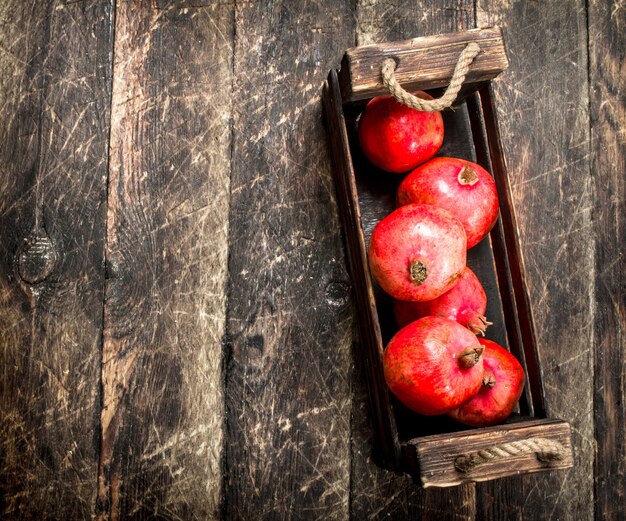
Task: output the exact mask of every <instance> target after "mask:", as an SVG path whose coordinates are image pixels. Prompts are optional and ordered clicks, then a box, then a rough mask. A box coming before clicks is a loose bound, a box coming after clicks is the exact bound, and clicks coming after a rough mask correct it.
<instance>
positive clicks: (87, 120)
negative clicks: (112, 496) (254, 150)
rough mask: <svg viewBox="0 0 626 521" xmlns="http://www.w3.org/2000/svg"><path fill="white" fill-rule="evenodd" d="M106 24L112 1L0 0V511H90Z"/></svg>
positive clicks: (30, 514) (12, 514)
mask: <svg viewBox="0 0 626 521" xmlns="http://www.w3.org/2000/svg"><path fill="white" fill-rule="evenodd" d="M111 29H112V27H111V2H108V1H93V2H84V3H81V4H80V5H79V4H76V3H74V4H71V5H64V4H62V3H60V2H54V3H53V2H33V3H28V5H27V4H25V3H23V2H21V1H3V2H0V357H1V358H0V367H1V376H0V495H1V497H0V517H1V518H2V519H33V520H34V519H43V518H47V519H89V518H90V517H91V515H92V514H93V512H94V507H95V488H94V483H95V480H96V476H97V464H98V434H97V433H98V421H99V420H98V415H99V402H100V395H99V371H100V347H101V335H102V302H103V286H104V242H103V237H104V232H105V218H106V176H107V141H108V128H109V98H110V84H111V83H110V82H111V61H110V58H109V56H110V51H111V43H112V34H111ZM44 514H45V515H44Z"/></svg>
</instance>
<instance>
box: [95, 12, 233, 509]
mask: <svg viewBox="0 0 626 521" xmlns="http://www.w3.org/2000/svg"><path fill="white" fill-rule="evenodd" d="M115 20H116V25H115V52H114V63H115V66H114V80H113V97H112V109H111V110H112V113H111V121H112V123H111V144H110V176H109V194H108V195H109V199H108V217H107V277H108V278H107V286H106V302H105V313H104V319H105V323H104V326H105V327H104V347H103V368H102V383H103V384H102V385H103V410H102V415H101V421H102V451H101V457H100V476H99V478H100V480H99V484H98V515H99V518H100V519H111V520H115V519H148V518H149V519H154V518H158V519H185V520H190V519H212V518H214V517H216V516H217V512H218V509H219V500H220V494H221V492H220V487H221V473H220V463H221V447H222V439H223V436H222V428H223V394H222V385H221V379H222V376H221V355H222V349H221V336H222V333H223V330H224V321H225V283H226V268H227V231H228V230H227V226H228V193H229V163H230V161H229V150H230V118H231V103H230V97H229V96H228V95H223V94H222V93H223V92H229V91H230V88H231V83H232V74H231V71H232V61H231V57H232V34H233V11H232V6H231V5H230V4H228V3H226V4H215V3H213V2H195V3H194V4H193V6H191V5H189V4H188V3H187V2H154V1H152V2H133V1H129V2H118V3H117V7H116V13H115Z"/></svg>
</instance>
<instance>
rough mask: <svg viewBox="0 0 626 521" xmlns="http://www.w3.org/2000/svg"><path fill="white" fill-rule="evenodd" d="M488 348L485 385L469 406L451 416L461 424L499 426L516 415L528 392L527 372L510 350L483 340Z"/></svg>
mask: <svg viewBox="0 0 626 521" xmlns="http://www.w3.org/2000/svg"><path fill="white" fill-rule="evenodd" d="M478 341H479V342H480V343H481V345H482V346H484V348H485V351H484V353H483V358H484V368H485V374H484V376H483V385H482V387H481V388H480V390H479V391H478V394H476V396H474V397H473V398H472V399H471V400H469V401H468V402H467V403H465V404H463V405H461V407H459V408H458V409H455V410H453V411H451V412H450V413H449V415H450V416H451V417H452V418H454V419H455V420H456V421H458V422H459V423H463V424H465V425H471V426H474V427H484V426H487V425H495V424H497V423H500V422H501V421H504V420H506V419H507V418H508V417H509V416H510V414H511V413H512V412H513V409H514V408H515V405H516V404H517V402H518V401H519V399H520V396H522V391H523V389H524V370H523V369H522V366H521V365H520V363H519V362H518V361H517V359H516V358H515V357H514V356H513V355H512V354H511V353H509V352H508V351H507V350H506V349H504V348H503V347H501V346H499V345H498V344H496V343H495V342H492V341H491V340H486V339H484V338H479V339H478Z"/></svg>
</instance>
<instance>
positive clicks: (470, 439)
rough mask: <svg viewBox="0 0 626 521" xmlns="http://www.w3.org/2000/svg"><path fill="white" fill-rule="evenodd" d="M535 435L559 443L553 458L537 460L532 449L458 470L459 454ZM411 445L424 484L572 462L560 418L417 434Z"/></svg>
mask: <svg viewBox="0 0 626 521" xmlns="http://www.w3.org/2000/svg"><path fill="white" fill-rule="evenodd" d="M535 438H542V439H547V440H550V441H554V442H555V443H557V444H558V445H560V447H562V456H561V458H560V459H559V460H556V461H540V460H539V459H538V458H537V456H536V455H535V454H534V453H531V454H524V455H521V456H515V457H507V458H505V459H500V460H494V461H489V462H484V463H482V464H480V465H477V466H476V468H474V469H472V470H470V471H469V472H466V473H463V472H459V471H458V469H457V468H456V465H455V460H456V458H457V457H459V456H463V455H467V454H470V453H472V452H477V451H482V450H486V449H489V448H491V447H495V446H498V445H501V444H506V443H511V442H515V441H526V440H532V439H535ZM411 445H414V447H415V452H416V455H417V457H418V459H419V463H420V481H421V483H422V486H423V487H424V488H427V487H449V486H454V485H459V484H461V483H463V482H464V481H467V480H475V481H487V480H491V479H499V478H504V477H507V476H509V475H514V474H516V473H518V474H524V473H529V472H540V471H544V470H546V469H552V470H555V469H564V468H568V467H571V466H572V464H573V459H572V451H571V442H570V428H569V425H568V424H567V423H565V422H564V421H560V420H529V421H524V422H518V423H511V424H508V425H498V426H495V427H485V428H483V429H480V430H469V431H461V432H458V433H453V434H436V435H433V436H424V437H422V438H417V439H416V440H415V442H411Z"/></svg>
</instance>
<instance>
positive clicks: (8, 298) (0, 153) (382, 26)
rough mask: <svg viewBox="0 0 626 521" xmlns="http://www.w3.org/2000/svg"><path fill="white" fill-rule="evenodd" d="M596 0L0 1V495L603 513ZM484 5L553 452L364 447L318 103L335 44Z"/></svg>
mask: <svg viewBox="0 0 626 521" xmlns="http://www.w3.org/2000/svg"><path fill="white" fill-rule="evenodd" d="M625 11H626V9H625V7H624V5H623V2H621V1H619V0H613V1H607V0H569V1H547V0H534V1H525V0H506V1H505V0H424V1H419V2H418V1H415V0H414V1H408V0H394V1H393V2H386V1H384V0H309V1H306V2H305V1H299V0H291V1H289V0H282V1H281V0H258V1H243V0H221V1H219V2H217V1H209V0H206V1H200V0H195V1H194V2H183V1H162V0H152V1H139V0H137V1H122V0H117V1H115V0H84V1H69V0H68V1H61V0H53V1H36V2H35V1H34V2H24V1H23V0H0V353H1V362H0V364H1V365H0V371H1V376H0V389H1V392H0V489H1V491H0V494H1V497H0V512H1V513H2V519H25V520H26V519H28V520H30V519H33V520H34V519H37V520H40V519H59V520H73V519H90V518H97V519H100V520H108V519H110V520H117V519H133V520H135V519H136V520H144V519H145V520H147V519H160V520H194V519H225V520H231V519H243V520H256V519H324V520H330V519H341V520H346V519H354V520H366V519H394V520H409V519H412V520H413V519H424V520H426V519H428V520H448V519H450V520H479V519H485V520H492V519H495V520H510V519H527V520H542V519H546V520H548V519H551V520H576V521H580V520H588V519H597V520H600V519H615V520H618V519H624V518H626V498H625V496H624V494H625V480H626V476H625V473H626V469H625V467H626V449H625V444H624V428H625V414H624V413H625V405H624V404H625V401H624V392H625V391H624V381H625V356H624V342H623V330H624V324H625V322H626V316H625V299H624V295H625V294H626V287H625V281H624V273H625V271H626V270H625V269H624V257H623V254H624V243H625V242H626V241H625V239H626V237H625V232H624V215H625V213H626V212H625V206H624V201H625V197H624V195H625V194H624V177H625V176H624V172H625V171H626V160H625V153H624V151H625V146H624V145H625V141H626V138H625V135H624V129H623V127H624V124H625V123H626V117H625V116H626V114H625V103H624V96H625V95H624V82H625V78H626V72H625V71H624V63H625V52H624V50H625V48H626V44H625V39H624V37H623V34H624V28H625V21H626V12H625ZM493 24H497V25H500V26H502V28H503V30H504V35H505V39H506V43H507V46H508V53H509V58H510V62H511V66H510V69H509V70H508V71H507V72H506V73H505V74H504V75H502V76H501V77H500V78H499V79H498V80H497V83H496V92H497V95H498V107H499V117H500V122H501V126H502V132H503V139H504V145H505V148H506V152H507V155H508V164H509V170H510V173H511V182H512V186H513V190H514V194H515V206H516V211H517V214H518V221H519V226H520V234H521V238H522V246H523V251H524V260H525V265H526V270H527V275H528V279H529V281H530V293H531V299H532V304H533V306H534V316H535V321H536V326H537V331H538V334H539V347H540V353H541V359H542V362H543V367H544V374H543V381H544V385H545V389H546V401H547V406H548V412H549V414H550V415H553V416H556V417H560V418H563V419H565V420H568V421H569V422H571V425H572V430H573V431H572V435H573V444H574V451H575V460H576V465H575V467H574V468H572V469H569V470H566V471H559V472H554V473H544V474H538V475H532V476H525V477H514V478H507V479H502V480H499V481H495V482H489V483H485V484H479V485H466V486H462V487H458V488H454V489H448V490H436V489H429V490H428V491H424V490H421V489H420V488H419V487H418V486H416V485H415V484H414V483H413V482H412V481H411V480H410V479H409V478H407V477H403V476H396V475H394V474H390V473H388V472H386V471H383V470H381V469H380V468H378V467H377V466H376V465H375V464H374V462H373V457H372V450H373V447H372V436H371V433H372V429H371V426H370V423H369V422H370V419H369V412H368V403H367V397H366V394H365V388H364V382H363V377H362V370H361V365H360V360H359V358H358V355H357V353H358V351H356V350H355V349H354V345H355V343H356V342H358V339H357V338H356V335H355V330H356V329H355V320H354V306H353V301H352V297H351V291H350V280H349V277H348V275H347V272H346V263H345V260H344V253H343V246H342V240H341V234H340V230H339V225H338V218H337V209H336V205H335V196H334V187H333V184H332V182H331V175H330V161H329V154H328V148H327V142H326V137H325V132H324V128H323V126H322V121H321V103H320V93H321V85H322V82H323V80H324V79H325V77H326V75H327V73H328V71H329V69H330V68H332V67H337V66H338V65H339V62H340V58H341V56H342V54H343V51H344V50H345V49H346V48H349V47H352V46H354V45H356V44H366V43H371V42H378V41H386V40H397V39H404V38H409V37H414V36H421V35H429V34H436V33H440V32H449V31H455V30H461V29H467V28H472V27H484V26H488V25H493Z"/></svg>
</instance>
